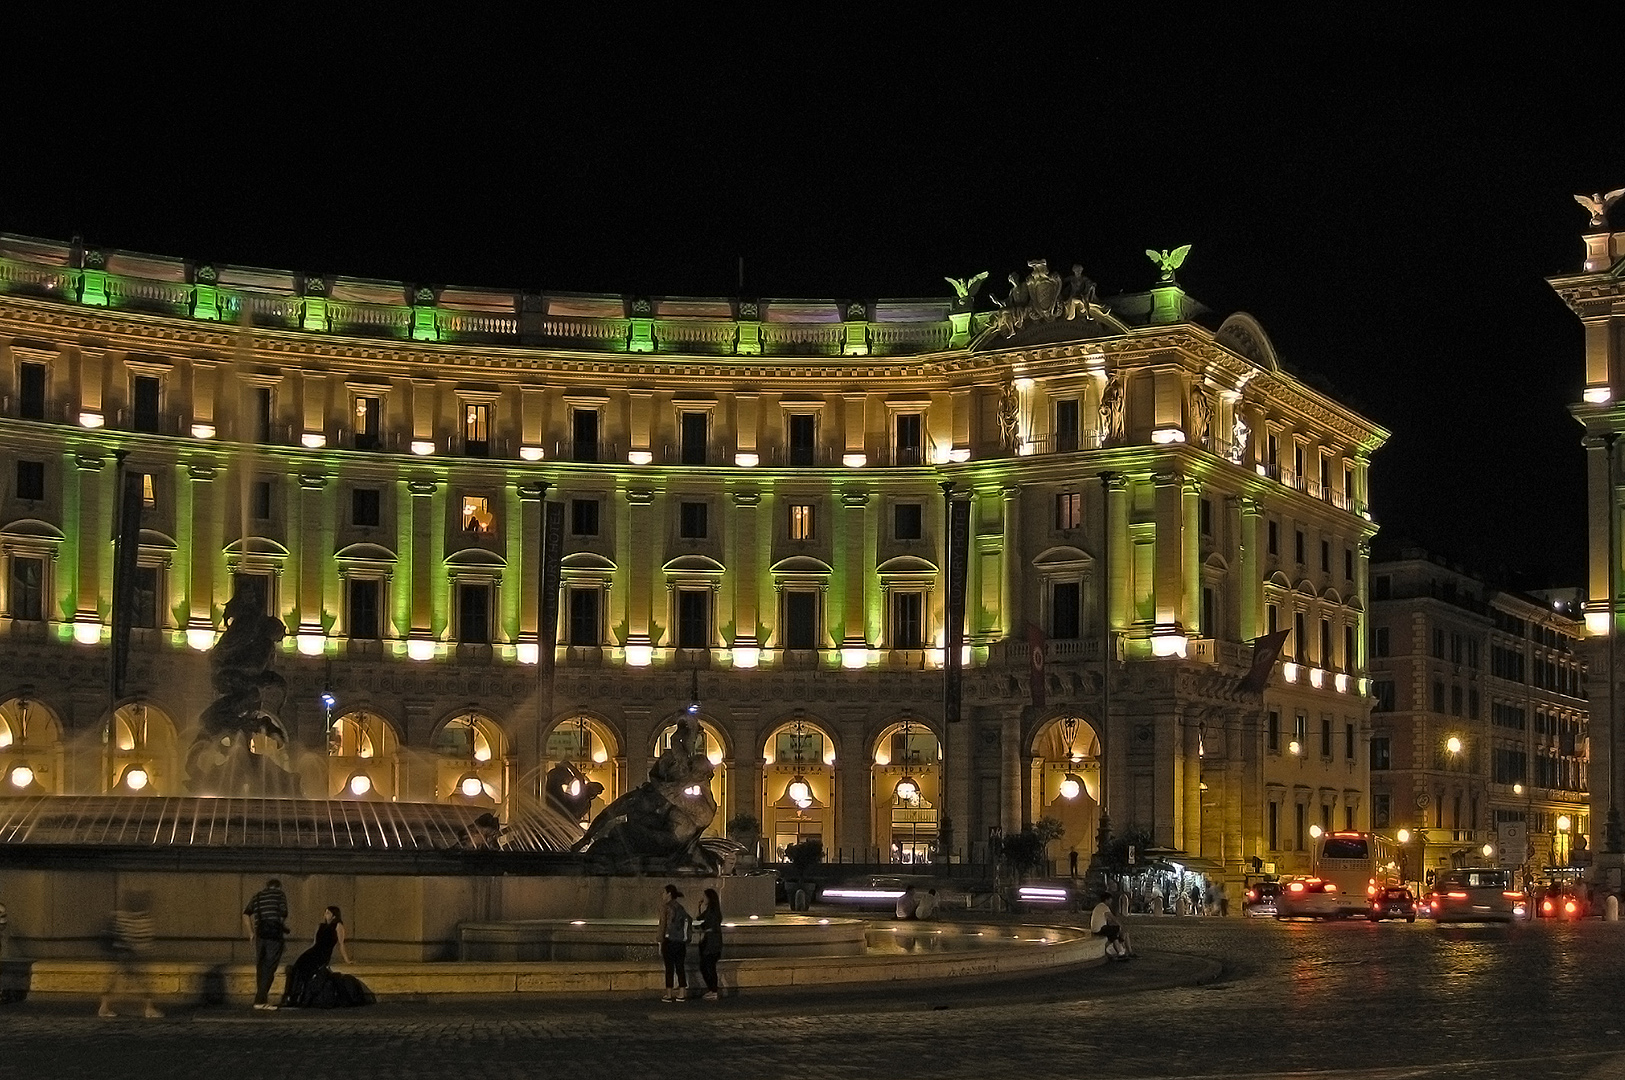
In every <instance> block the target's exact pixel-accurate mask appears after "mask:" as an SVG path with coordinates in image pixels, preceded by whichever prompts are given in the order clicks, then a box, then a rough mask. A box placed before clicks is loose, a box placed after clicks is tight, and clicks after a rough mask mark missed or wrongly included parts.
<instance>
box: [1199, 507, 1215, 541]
mask: <svg viewBox="0 0 1625 1080" xmlns="http://www.w3.org/2000/svg"><path fill="white" fill-rule="evenodd" d="M1196 528H1197V531H1198V532H1200V533H1201V534H1202V535H1203V536H1212V535H1213V500H1212V499H1203V500H1202V501H1201V502H1199V503H1197V504H1196Z"/></svg>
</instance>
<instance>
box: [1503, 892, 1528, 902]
mask: <svg viewBox="0 0 1625 1080" xmlns="http://www.w3.org/2000/svg"><path fill="white" fill-rule="evenodd" d="M1501 895H1502V896H1504V897H1506V898H1507V899H1508V900H1522V899H1523V893H1521V892H1504V893H1502V894H1501Z"/></svg>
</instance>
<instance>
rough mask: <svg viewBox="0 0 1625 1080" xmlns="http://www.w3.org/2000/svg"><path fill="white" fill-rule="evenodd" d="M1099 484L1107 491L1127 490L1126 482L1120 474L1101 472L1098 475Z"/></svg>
mask: <svg viewBox="0 0 1625 1080" xmlns="http://www.w3.org/2000/svg"><path fill="white" fill-rule="evenodd" d="M1100 482H1101V484H1102V485H1104V486H1105V488H1106V490H1107V491H1125V490H1127V488H1128V480H1127V479H1125V478H1124V476H1123V474H1122V473H1115V472H1103V473H1101V474H1100Z"/></svg>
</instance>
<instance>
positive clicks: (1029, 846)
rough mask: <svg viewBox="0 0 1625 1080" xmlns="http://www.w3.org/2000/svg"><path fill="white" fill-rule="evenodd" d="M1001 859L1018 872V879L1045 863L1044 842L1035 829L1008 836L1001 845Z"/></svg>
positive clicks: (1023, 830)
mask: <svg viewBox="0 0 1625 1080" xmlns="http://www.w3.org/2000/svg"><path fill="white" fill-rule="evenodd" d="M999 857H1000V858H1002V859H1003V860H1004V861H1005V863H1006V864H1008V865H1009V867H1010V869H1012V870H1014V871H1015V872H1016V877H1017V879H1020V878H1021V877H1023V876H1025V875H1026V874H1028V873H1030V872H1032V871H1033V870H1036V869H1037V868H1038V867H1039V866H1040V865H1042V864H1043V862H1044V841H1042V840H1041V839H1039V837H1038V832H1037V831H1036V830H1034V829H1030V828H1029V829H1022V830H1021V831H1020V832H1018V833H1014V834H1012V835H1008V836H1006V837H1005V838H1004V840H1003V841H1001V842H1000V844H999Z"/></svg>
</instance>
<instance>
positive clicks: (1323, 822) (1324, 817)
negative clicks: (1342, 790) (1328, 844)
mask: <svg viewBox="0 0 1625 1080" xmlns="http://www.w3.org/2000/svg"><path fill="white" fill-rule="evenodd" d="M1320 831H1321V833H1322V834H1325V833H1329V832H1331V831H1332V808H1331V805H1330V804H1329V803H1321V804H1320Z"/></svg>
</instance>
